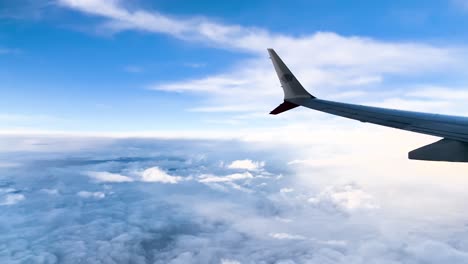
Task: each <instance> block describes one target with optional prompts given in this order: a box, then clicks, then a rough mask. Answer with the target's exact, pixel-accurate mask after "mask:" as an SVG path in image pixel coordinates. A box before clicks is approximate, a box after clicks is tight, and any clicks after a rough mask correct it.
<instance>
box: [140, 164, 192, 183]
mask: <svg viewBox="0 0 468 264" xmlns="http://www.w3.org/2000/svg"><path fill="white" fill-rule="evenodd" d="M140 175H141V180H142V181H145V182H160V183H170V184H176V183H179V182H180V181H182V180H183V178H182V177H180V176H171V175H169V174H167V173H166V172H165V171H163V170H161V169H160V168H158V167H152V168H149V169H146V170H144V171H143V172H141V174H140Z"/></svg>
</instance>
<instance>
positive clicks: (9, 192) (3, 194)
mask: <svg viewBox="0 0 468 264" xmlns="http://www.w3.org/2000/svg"><path fill="white" fill-rule="evenodd" d="M24 199H26V197H24V195H23V194H21V193H17V190H15V189H13V188H0V206H2V205H14V204H16V203H18V202H21V201H23V200H24Z"/></svg>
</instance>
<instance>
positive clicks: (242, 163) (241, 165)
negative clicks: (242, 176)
mask: <svg viewBox="0 0 468 264" xmlns="http://www.w3.org/2000/svg"><path fill="white" fill-rule="evenodd" d="M264 166H265V162H263V161H252V160H249V159H244V160H235V161H233V162H231V164H229V165H228V166H227V167H228V168H229V169H242V170H251V171H255V170H260V169H262V168H263V167H264Z"/></svg>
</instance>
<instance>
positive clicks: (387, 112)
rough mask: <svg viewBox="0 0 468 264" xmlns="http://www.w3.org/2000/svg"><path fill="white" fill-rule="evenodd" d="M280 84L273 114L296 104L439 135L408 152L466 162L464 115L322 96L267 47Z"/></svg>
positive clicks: (467, 144) (417, 156)
mask: <svg viewBox="0 0 468 264" xmlns="http://www.w3.org/2000/svg"><path fill="white" fill-rule="evenodd" d="M268 53H269V54H270V58H271V60H272V62H273V66H274V67H275V70H276V73H277V74H278V78H279V79H280V82H281V86H282V87H283V91H284V102H283V103H282V104H280V105H279V106H278V107H277V108H275V109H274V110H273V111H271V112H270V114H273V115H277V114H280V113H282V112H285V111H288V110H290V109H293V108H296V107H298V106H304V107H307V108H310V109H314V110H317V111H321V112H325V113H329V114H333V115H337V116H342V117H345V118H350V119H354V120H358V121H361V122H366V123H373V124H377V125H381V126H387V127H392V128H397V129H402V130H407V131H412V132H416V133H422V134H427V135H431V136H437V137H442V138H443V139H442V140H440V141H437V142H435V143H433V144H430V145H427V146H424V147H421V148H419V149H416V150H413V151H411V152H409V155H408V157H409V158H410V159H416V160H431V161H452V162H468V118H467V117H460V116H449V115H439V114H429V113H420V112H413V111H403V110H395V109H387V108H380V107H371V106H363V105H355V104H347V103H340V102H333V101H327V100H322V99H318V98H316V97H314V96H313V95H311V94H310V93H309V92H307V91H306V90H305V89H304V87H303V86H302V85H301V84H300V82H299V81H298V80H297V79H296V77H295V76H294V74H293V73H292V72H291V71H290V70H289V69H288V67H287V66H286V65H285V64H284V62H283V61H282V60H281V58H280V57H279V56H278V54H276V52H275V51H274V50H273V49H268Z"/></svg>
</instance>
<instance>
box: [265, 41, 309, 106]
mask: <svg viewBox="0 0 468 264" xmlns="http://www.w3.org/2000/svg"><path fill="white" fill-rule="evenodd" d="M268 53H269V54H270V59H271V61H272V62H273V66H274V67H275V71H276V74H277V75H278V78H279V80H280V82H281V87H283V91H284V100H288V99H294V98H315V97H314V96H312V95H311V94H310V93H309V92H307V91H306V89H304V87H302V85H301V83H300V82H299V81H298V80H297V79H296V77H295V76H294V74H293V73H292V72H291V71H290V70H289V69H288V67H287V66H286V64H284V62H283V61H282V60H281V58H280V57H279V56H278V54H276V52H275V50H273V49H268Z"/></svg>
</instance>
